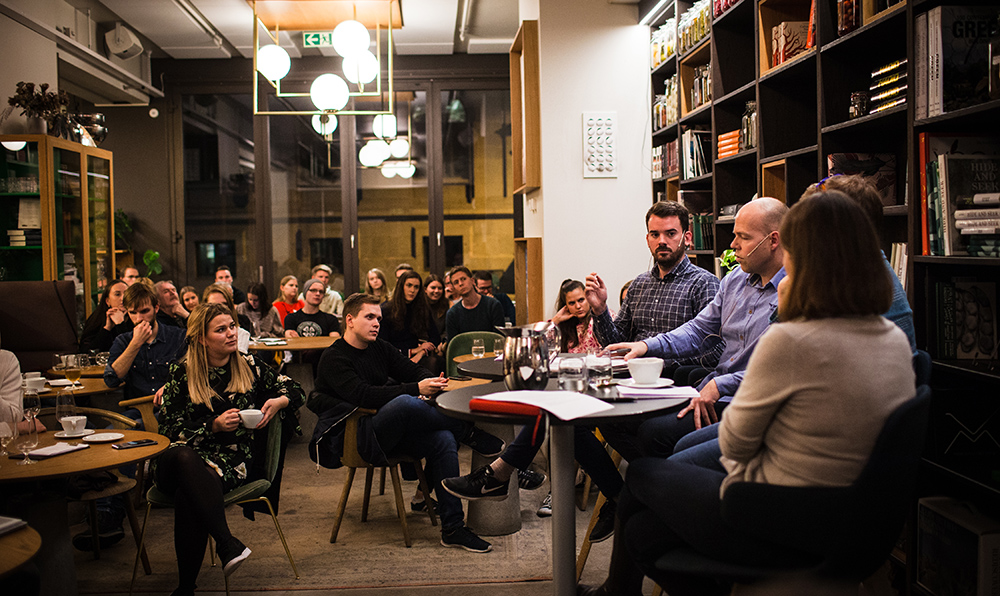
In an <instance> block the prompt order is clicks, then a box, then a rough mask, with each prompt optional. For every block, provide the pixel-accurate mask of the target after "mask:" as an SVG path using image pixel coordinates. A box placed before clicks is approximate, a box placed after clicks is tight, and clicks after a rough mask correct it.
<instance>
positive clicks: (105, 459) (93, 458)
mask: <svg viewBox="0 0 1000 596" xmlns="http://www.w3.org/2000/svg"><path fill="white" fill-rule="evenodd" d="M102 432H117V433H121V434H123V435H125V437H124V438H122V439H119V440H118V441H114V442H113V443H123V442H125V441H138V440H139V439H153V440H154V441H156V444H155V445H150V446H149V447H135V448H133V449H112V448H111V445H112V444H113V443H89V445H90V447H89V448H88V449H81V450H79V451H73V452H71V453H65V454H63V455H59V456H56V457H49V458H46V459H40V460H37V463H35V465H33V466H18V465H15V464H16V463H17V461H16V460H14V459H8V460H7V461H5V462H3V464H4V465H3V466H0V483H5V482H24V481H29V480H32V481H34V480H46V479H49V478H60V477H63V476H73V475H75V474H84V473H87V472H96V471H99V470H113V469H115V468H120V467H121V466H124V465H126V464H131V463H135V462H137V461H142V460H144V459H149V458H151V457H156V456H157V455H159V454H160V453H161V452H163V451H164V450H166V448H167V447H169V446H170V439H168V438H167V437H165V436H163V435H159V434H156V433H151V432H146V431H142V430H114V431H102ZM54 435H55V433H54V432H50V431H47V432H43V433H40V434H39V435H38V449H41V448H42V447H48V446H49V445H53V444H55V443H67V442H82V441H79V440H77V439H72V440H66V439H57V438H55V436H54ZM20 457H21V456H20V455H18V459H19V458H20Z"/></svg>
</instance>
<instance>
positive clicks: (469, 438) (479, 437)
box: [462, 426, 507, 457]
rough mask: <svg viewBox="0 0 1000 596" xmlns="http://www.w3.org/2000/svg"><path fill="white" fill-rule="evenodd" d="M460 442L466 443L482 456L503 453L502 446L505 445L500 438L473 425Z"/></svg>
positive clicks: (493, 455)
mask: <svg viewBox="0 0 1000 596" xmlns="http://www.w3.org/2000/svg"><path fill="white" fill-rule="evenodd" d="M462 443H463V444H465V445H468V446H469V447H471V448H472V450H473V451H475V452H476V453H478V454H479V455H482V456H483V457H496V456H498V455H500V454H501V453H503V449H504V447H506V446H507V444H506V443H504V442H503V440H502V439H499V438H497V437H494V436H493V435H491V434H490V433H488V432H486V431H485V430H481V429H479V428H476V427H475V426H473V427H472V430H470V431H469V434H467V435H466V436H465V438H464V439H462Z"/></svg>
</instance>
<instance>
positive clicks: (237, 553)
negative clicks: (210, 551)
mask: <svg viewBox="0 0 1000 596" xmlns="http://www.w3.org/2000/svg"><path fill="white" fill-rule="evenodd" d="M215 552H216V554H218V555H219V561H221V562H222V571H223V572H225V574H226V577H229V576H230V575H232V574H233V572H234V571H236V569H237V568H239V566H240V565H241V564H242V563H243V561H246V559H247V557H249V556H250V549H249V548H247V547H246V546H245V545H244V544H243V543H242V542H240V541H239V539H238V538H235V537H233V538H230V539H229V540H227V541H226V542H225V543H224V544H218V545H216V547H215Z"/></svg>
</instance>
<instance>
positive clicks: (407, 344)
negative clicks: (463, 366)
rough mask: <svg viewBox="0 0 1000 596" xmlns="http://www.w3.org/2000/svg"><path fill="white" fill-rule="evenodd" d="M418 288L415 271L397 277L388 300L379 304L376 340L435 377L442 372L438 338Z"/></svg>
mask: <svg viewBox="0 0 1000 596" xmlns="http://www.w3.org/2000/svg"><path fill="white" fill-rule="evenodd" d="M422 286H423V281H422V280H421V279H420V274H419V273H417V272H416V271H413V270H412V269H411V270H409V271H403V273H401V274H400V276H399V279H398V280H396V291H395V292H393V293H392V299H391V300H389V301H387V302H383V303H382V304H381V309H382V323H381V330H380V331H379V337H380V338H381V339H383V340H385V341H387V342H389V343H390V344H392V346H393V347H394V348H396V349H397V350H399V352H400V353H401V354H403V355H404V356H406V357H407V358H409V359H410V360H412V361H413V362H414V363H416V364H419V365H420V366H423V367H424V368H426V369H427V370H429V371H431V372H432V373H435V374H436V373H440V372H442V371H443V370H444V368H443V366H442V364H443V363H442V362H441V360H440V358H438V353H437V347H438V344H440V343H441V335H440V334H439V333H438V330H437V325H435V323H434V318H433V315H431V309H430V306H429V305H428V304H427V297H426V296H424V292H423V287H422Z"/></svg>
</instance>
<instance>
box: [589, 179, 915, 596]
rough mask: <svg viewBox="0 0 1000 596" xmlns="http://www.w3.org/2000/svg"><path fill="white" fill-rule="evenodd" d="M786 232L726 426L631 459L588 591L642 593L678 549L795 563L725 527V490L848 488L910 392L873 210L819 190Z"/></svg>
mask: <svg viewBox="0 0 1000 596" xmlns="http://www.w3.org/2000/svg"><path fill="white" fill-rule="evenodd" d="M780 235H781V241H782V243H783V245H784V247H785V250H786V251H787V255H786V257H785V266H786V271H787V276H786V277H785V279H784V280H782V281H781V283H780V284H779V290H778V292H779V303H780V304H779V313H780V317H781V322H780V323H776V324H774V325H772V326H771V328H770V329H769V330H768V331H767V333H765V334H764V336H763V337H762V338H761V339H760V342H759V345H758V346H757V349H756V351H755V352H754V354H753V356H752V357H751V358H750V365H749V367H748V368H747V371H746V375H745V377H744V379H743V383H742V384H741V385H740V387H739V390H738V391H737V392H736V395H735V397H734V398H733V400H732V405H730V406H729V408H727V409H726V414H725V416H723V419H722V422H721V423H720V424H718V425H715V426H713V427H711V428H708V429H703V430H702V431H699V432H698V433H696V434H697V435H700V437H699V438H700V439H702V440H703V441H704V442H702V443H699V444H696V445H694V446H692V447H690V448H688V449H686V450H683V451H678V452H677V453H676V454H675V455H674V456H673V457H671V458H670V459H666V460H665V459H661V458H652V457H651V458H642V459H639V460H637V461H635V462H632V464H631V465H630V466H629V469H628V473H627V479H626V488H625V490H624V491H623V492H622V498H621V505H620V507H619V519H618V523H619V528H620V531H619V532H618V534H617V535H616V536H615V542H614V547H613V553H612V555H611V571H610V573H609V575H608V579H607V580H606V581H605V583H604V585H602V586H600V587H598V588H589V587H585V586H581V587H580V589H579V590H578V593H579V594H590V595H604V594H621V595H624V596H632V595H638V594H640V586H641V584H642V576H643V570H644V569H650V568H651V566H652V564H653V562H654V561H656V560H657V559H658V558H659V557H660V556H662V555H663V554H664V553H665V552H668V551H670V550H673V549H676V548H681V547H687V548H693V549H694V550H696V551H698V552H699V553H702V554H704V555H707V556H710V557H712V558H713V559H717V560H721V561H725V562H730V563H734V564H740V565H765V566H769V567H779V568H780V567H781V565H782V562H783V561H785V562H788V563H789V564H794V562H795V561H798V560H800V557H801V553H799V552H794V551H791V550H786V549H783V548H782V547H779V546H777V545H775V544H773V543H770V542H768V541H766V538H762V537H757V536H753V535H750V534H747V533H744V532H737V531H735V530H733V529H732V527H731V526H728V525H727V524H725V523H723V521H722V519H721V514H720V511H721V503H720V501H721V499H722V498H724V496H725V492H726V489H727V487H728V486H730V485H731V484H732V483H735V482H759V483H766V484H774V485H781V486H847V485H850V484H852V483H853V482H854V481H855V480H856V479H857V477H858V475H859V474H860V473H861V470H862V469H863V467H864V466H865V464H866V462H867V460H868V459H869V457H870V454H871V451H872V449H873V447H874V445H875V440H876V438H877V437H878V435H879V433H880V432H881V430H882V427H883V426H884V424H885V421H886V419H887V418H888V417H889V415H890V414H891V413H892V412H893V411H895V410H896V409H897V408H898V407H899V406H900V405H901V404H903V403H904V402H906V401H907V400H909V399H912V398H913V396H914V394H915V390H914V381H915V379H914V372H913V367H912V364H911V361H912V353H911V351H910V346H909V342H908V341H907V339H906V335H905V334H904V333H903V332H902V331H901V330H900V329H899V328H898V327H897V326H896V325H893V324H892V323H890V322H889V321H887V320H886V319H885V318H884V317H882V316H880V315H881V313H884V312H885V311H886V309H887V308H888V307H889V305H890V304H891V302H892V282H891V280H890V279H889V275H888V273H887V272H886V270H885V266H884V265H883V264H882V255H881V254H880V253H879V247H878V243H877V241H876V238H875V235H874V233H873V232H872V229H871V226H870V225H868V222H867V219H866V216H865V214H864V212H862V210H861V209H860V208H858V206H857V205H856V204H855V203H853V202H852V201H851V200H850V199H848V198H847V197H846V196H844V195H843V194H842V193H840V192H836V191H827V192H820V193H818V194H816V195H814V196H813V197H812V198H810V199H809V200H807V201H799V202H798V203H797V204H796V205H795V206H794V207H792V209H791V211H789V213H788V215H787V216H786V217H785V220H784V222H783V223H782V225H781V231H780ZM716 430H717V438H716V439H712V438H711V437H712V435H714V434H715V432H714V431H716ZM692 437H694V435H692ZM680 448H681V445H678V449H680ZM831 514H833V513H832V512H829V511H812V512H810V513H809V515H817V516H818V515H831ZM793 522H794V520H792V521H791V522H790V521H789V520H785V523H784V524H783V526H784V527H794V523H793ZM810 525H811V524H803V527H810ZM801 539H802V540H812V537H811V536H803V537H802V538H801ZM662 587H663V588H664V590H665V591H666V592H667V593H669V594H670V595H671V596H687V595H695V594H697V595H699V596H701V595H712V594H724V593H728V592H729V589H728V587H726V586H721V585H719V583H718V582H717V581H715V580H714V579H712V578H704V577H697V576H689V575H676V576H674V577H671V578H670V579H669V580H668V581H666V582H665V583H663V584H662Z"/></svg>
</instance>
